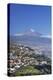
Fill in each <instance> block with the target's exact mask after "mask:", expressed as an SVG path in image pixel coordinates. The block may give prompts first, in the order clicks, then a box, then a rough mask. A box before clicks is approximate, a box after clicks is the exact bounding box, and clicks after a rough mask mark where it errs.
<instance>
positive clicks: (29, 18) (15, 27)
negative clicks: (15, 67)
mask: <svg viewBox="0 0 53 80" xmlns="http://www.w3.org/2000/svg"><path fill="white" fill-rule="evenodd" d="M9 17H10V35H14V34H17V33H22V32H25V31H28V30H30V29H31V30H34V31H36V32H39V33H42V34H44V35H50V34H51V7H50V6H39V5H35V6H34V5H21V4H10V16H9Z"/></svg>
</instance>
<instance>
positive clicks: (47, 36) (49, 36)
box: [41, 35, 51, 38]
mask: <svg viewBox="0 0 53 80" xmlns="http://www.w3.org/2000/svg"><path fill="white" fill-rule="evenodd" d="M41 37H46V38H51V35H42V36H41Z"/></svg>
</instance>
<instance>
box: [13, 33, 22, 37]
mask: <svg viewBox="0 0 53 80" xmlns="http://www.w3.org/2000/svg"><path fill="white" fill-rule="evenodd" d="M23 35H24V34H22V33H18V34H14V36H23Z"/></svg>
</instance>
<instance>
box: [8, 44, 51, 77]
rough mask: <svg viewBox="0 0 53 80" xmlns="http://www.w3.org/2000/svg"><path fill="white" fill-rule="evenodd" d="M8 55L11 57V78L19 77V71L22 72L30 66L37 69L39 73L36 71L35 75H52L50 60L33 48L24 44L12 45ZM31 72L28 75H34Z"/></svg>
mask: <svg viewBox="0 0 53 80" xmlns="http://www.w3.org/2000/svg"><path fill="white" fill-rule="evenodd" d="M38 53H40V54H38ZM8 55H9V58H8V73H9V74H10V75H11V76H16V75H19V74H18V73H19V70H20V71H22V70H21V69H22V68H23V67H28V66H32V67H35V69H37V71H38V73H36V71H34V74H50V73H51V60H50V58H48V57H46V56H45V55H43V54H42V52H40V51H38V50H34V49H32V48H31V47H28V46H26V45H22V44H11V45H10V51H9V53H8ZM35 69H34V70H35ZM29 70H30V69H29ZM29 70H28V71H27V73H26V75H27V74H28V72H29V75H30V74H31V75H33V73H31V72H30V71H29ZM22 72H23V71H22ZM22 72H21V73H22ZM32 72H33V70H32ZM16 73H17V74H16ZM21 73H20V75H21Z"/></svg>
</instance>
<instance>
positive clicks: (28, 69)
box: [15, 66, 40, 76]
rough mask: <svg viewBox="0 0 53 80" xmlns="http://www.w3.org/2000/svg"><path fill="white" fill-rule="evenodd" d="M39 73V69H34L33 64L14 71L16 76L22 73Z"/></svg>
mask: <svg viewBox="0 0 53 80" xmlns="http://www.w3.org/2000/svg"><path fill="white" fill-rule="evenodd" d="M37 74H40V70H38V69H35V68H34V67H33V66H26V67H23V68H21V69H20V70H18V71H17V72H16V74H15V75H16V76H20V75H21V76H22V75H37Z"/></svg>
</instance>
